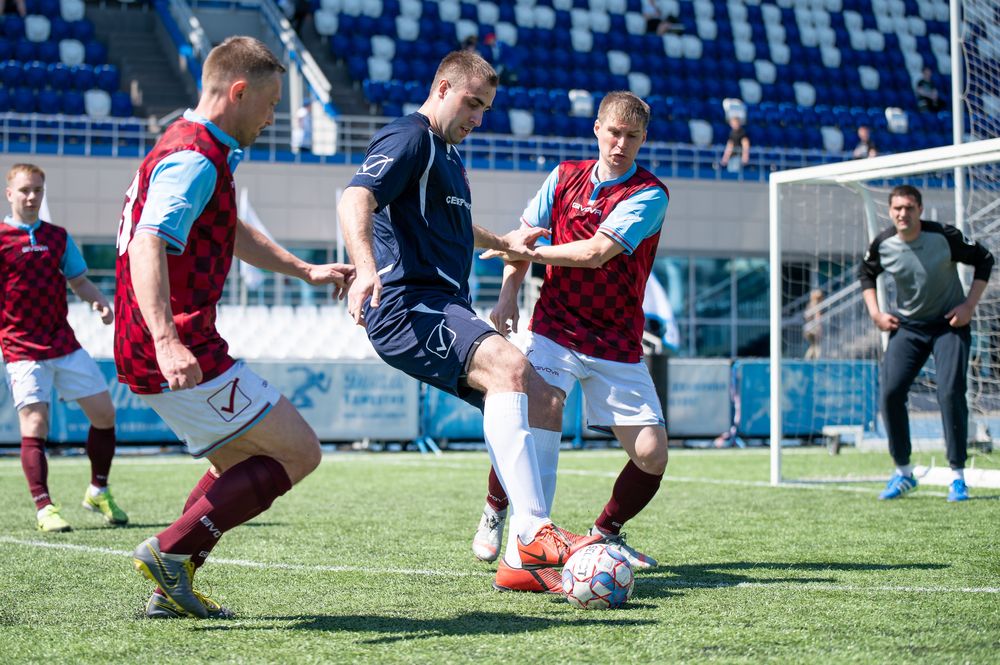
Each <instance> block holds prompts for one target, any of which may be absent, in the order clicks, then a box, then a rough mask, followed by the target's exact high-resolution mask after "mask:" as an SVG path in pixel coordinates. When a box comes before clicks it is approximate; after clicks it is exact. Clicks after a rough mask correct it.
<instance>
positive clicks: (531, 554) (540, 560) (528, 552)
mask: <svg viewBox="0 0 1000 665" xmlns="http://www.w3.org/2000/svg"><path fill="white" fill-rule="evenodd" d="M600 541H601V537H600V536H578V535H576V534H574V533H570V532H569V531H565V530H563V529H560V528H559V527H557V526H556V525H555V524H552V523H549V524H546V525H545V526H543V527H542V528H541V529H539V530H538V533H536V534H535V538H534V539H533V540H532V541H531V542H530V543H528V544H527V545H526V544H524V543H522V542H521V539H520V538H518V539H517V552H518V554H520V555H521V565H522V566H524V567H525V568H552V567H556V566H562V565H564V564H565V563H566V561H567V560H569V558H570V557H571V556H572V555H573V553H574V552H576V551H577V550H579V549H583V548H584V547H586V546H587V545H593V544H594V543H598V542H600Z"/></svg>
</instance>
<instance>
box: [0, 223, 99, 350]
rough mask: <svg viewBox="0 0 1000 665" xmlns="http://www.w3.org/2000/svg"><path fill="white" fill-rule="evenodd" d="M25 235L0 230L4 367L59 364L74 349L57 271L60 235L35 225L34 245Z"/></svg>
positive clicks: (0, 336) (43, 225) (62, 283)
mask: <svg viewBox="0 0 1000 665" xmlns="http://www.w3.org/2000/svg"><path fill="white" fill-rule="evenodd" d="M31 235H32V234H29V233H28V232H27V231H25V230H24V229H19V228H17V227H14V226H11V225H9V224H0V280H2V282H3V285H2V287H0V297H2V298H3V303H2V305H0V317H2V320H0V345H2V346H3V359H4V361H5V362H9V363H10V362H15V361H18V360H49V359H51V358H59V357H61V356H65V355H68V354H70V353H73V352H74V351H76V350H77V349H79V348H80V343H79V342H77V341H76V335H74V334H73V329H72V328H70V326H69V322H68V321H67V320H66V315H67V312H68V308H67V305H66V276H65V275H63V273H62V270H61V268H60V266H61V264H62V260H63V254H64V253H65V252H66V246H67V243H68V238H69V236H68V235H67V234H66V229H64V228H61V227H59V226H55V225H54V224H49V223H48V222H40V223H39V224H38V227H37V228H36V229H34V231H33V235H34V240H35V242H34V243H32V242H31Z"/></svg>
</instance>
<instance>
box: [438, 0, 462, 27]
mask: <svg viewBox="0 0 1000 665" xmlns="http://www.w3.org/2000/svg"><path fill="white" fill-rule="evenodd" d="M438 18H440V19H441V20H442V21H447V22H448V23H454V22H455V21H457V20H458V19H460V18H462V6H461V5H460V4H458V2H456V0H441V2H439V3H438Z"/></svg>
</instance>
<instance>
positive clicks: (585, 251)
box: [472, 92, 669, 592]
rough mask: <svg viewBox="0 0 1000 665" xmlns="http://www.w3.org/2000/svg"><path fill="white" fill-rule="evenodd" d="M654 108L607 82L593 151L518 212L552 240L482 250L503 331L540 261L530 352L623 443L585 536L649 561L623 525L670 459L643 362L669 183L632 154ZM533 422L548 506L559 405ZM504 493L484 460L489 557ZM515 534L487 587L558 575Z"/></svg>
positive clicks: (652, 492)
mask: <svg viewBox="0 0 1000 665" xmlns="http://www.w3.org/2000/svg"><path fill="white" fill-rule="evenodd" d="M649 116H650V113H649V106H648V105H647V104H646V103H645V102H644V101H642V100H641V99H639V98H638V97H636V96H635V95H634V94H632V93H631V92H611V93H608V94H607V95H606V96H605V97H604V99H603V100H602V101H601V106H600V108H599V109H598V113H597V120H596V121H595V123H594V134H595V135H596V136H597V147H598V158H597V159H595V160H588V161H567V162H563V163H562V164H560V165H558V166H557V167H556V168H555V169H553V170H552V172H551V173H550V174H549V176H548V178H547V179H546V180H545V182H544V183H543V184H542V186H541V188H540V189H539V190H538V193H537V194H536V195H535V197H534V198H533V199H532V200H531V201H530V202H529V203H528V207H527V208H526V209H525V210H524V212H523V213H522V214H521V218H520V219H521V224H520V226H521V229H522V230H528V229H547V230H548V231H549V232H550V236H551V239H552V243H551V245H544V246H540V247H537V248H535V249H527V250H526V251H520V252H506V253H503V254H497V253H492V252H491V253H487V255H486V256H489V255H490V254H494V255H500V256H502V258H503V259H504V260H505V261H507V262H508V265H507V266H506V267H505V268H504V278H503V285H502V286H501V290H500V299H499V302H498V303H497V305H496V307H494V309H493V312H492V314H491V315H490V319H491V320H492V322H493V325H494V326H495V327H496V329H497V330H499V331H500V332H501V333H503V334H509V333H513V332H517V325H518V319H519V311H518V304H517V300H518V298H517V294H518V291H519V290H520V287H521V284H522V282H523V281H524V277H525V275H526V273H527V271H528V266H529V265H530V263H529V262H536V263H542V264H545V265H546V274H545V282H544V284H543V286H542V292H541V295H540V297H539V299H538V303H537V304H536V305H535V311H534V314H533V315H532V318H531V325H530V332H529V333H528V335H529V337H528V338H527V340H526V350H525V353H526V354H527V355H528V356H529V357H530V358H531V363H532V365H534V366H535V367H536V368H543V369H544V371H542V372H541V375H542V377H543V378H544V379H545V380H546V381H547V382H549V384H551V385H552V387H553V388H555V389H557V390H558V391H559V403H560V406H561V405H562V402H563V400H565V398H566V395H568V394H569V392H570V390H572V388H573V386H574V385H575V384H576V383H577V381H579V382H580V386H581V388H582V389H583V394H584V401H585V402H586V404H587V411H588V414H587V424H588V426H589V427H591V428H595V429H600V430H603V431H610V432H612V433H613V434H614V435H615V437H617V439H618V440H619V441H620V442H621V445H622V448H623V449H624V450H625V451H626V452H627V455H628V459H627V460H626V463H625V466H624V468H622V470H621V472H620V473H619V474H618V479H617V481H616V482H615V484H614V488H613V489H612V491H611V497H610V499H609V500H608V502H607V504H606V505H605V506H604V509H603V511H602V512H601V513H600V514H599V515H598V517H597V519H596V520H595V522H594V525H593V527H592V528H591V529H590V535H592V536H599V537H600V538H601V542H605V543H607V544H609V545H610V546H612V547H613V548H615V549H616V550H617V551H619V552H621V554H622V555H623V556H624V557H625V558H627V559H628V561H629V563H630V564H631V565H632V566H633V567H635V568H650V567H653V566H655V565H656V560H655V559H653V558H652V557H650V556H647V555H645V554H642V553H641V552H639V551H637V550H635V549H633V548H632V547H629V546H628V545H627V544H626V543H625V538H624V536H623V535H622V533H621V528H622V526H623V525H624V524H625V522H627V521H628V520H630V519H631V518H633V517H635V516H636V515H638V514H639V512H640V511H642V509H643V508H645V507H646V506H647V505H648V504H649V502H650V501H652V499H653V497H654V496H656V493H657V491H658V490H659V488H660V483H661V481H662V479H663V473H664V471H665V470H666V467H667V430H666V427H665V425H664V420H663V410H662V407H661V405H660V398H659V397H658V395H657V392H656V387H655V386H654V384H653V380H652V378H651V376H650V374H649V370H648V369H647V367H646V364H645V363H644V362H643V361H642V355H643V351H642V333H643V323H644V319H645V317H644V315H643V307H642V306H643V297H644V295H645V292H646V284H647V282H648V281H649V275H650V271H651V270H652V268H653V259H654V258H655V257H656V247H657V243H658V240H659V237H660V228H661V227H662V225H663V220H664V217H665V216H666V212H667V203H668V200H669V194H668V192H667V187H666V185H664V184H663V183H662V182H660V180H659V179H657V178H656V176H654V175H653V174H652V173H650V172H649V171H647V170H646V169H644V168H641V167H640V166H638V165H637V164H636V163H635V157H636V154H637V153H638V152H639V148H641V147H642V144H643V143H645V141H646V129H647V127H648V126H649ZM580 294H591V295H590V296H585V297H583V298H581V297H580ZM535 432H536V435H535V437H536V438H535V440H536V450H537V451H538V460H539V470H540V472H541V474H542V478H543V479H546V484H545V485H544V487H545V500H546V503H547V505H548V508H549V510H551V509H552V501H553V498H554V496H555V489H556V468H557V466H558V463H559V443H560V440H561V439H562V409H559V410H558V411H556V412H555V413H553V414H551V417H549V418H547V419H542V418H539V420H538V424H537V429H536V430H535ZM543 442H544V443H543ZM506 499H507V495H506V493H505V492H504V488H503V485H502V484H501V483H500V481H499V478H497V476H496V474H495V473H494V472H492V471H491V473H490V478H489V483H488V491H487V495H486V506H485V507H484V508H483V514H482V518H481V520H480V523H479V529H478V530H477V532H476V535H475V537H474V539H473V543H472V550H473V553H474V554H475V555H476V557H477V558H479V559H482V560H485V561H493V560H494V559H496V557H497V554H498V553H499V547H500V542H501V539H502V535H503V519H504V516H505V515H506ZM514 508H515V509H516V506H514ZM515 514H516V510H515ZM515 540H516V539H513V538H512V539H510V540H509V541H508V544H507V550H506V552H505V553H504V556H503V558H502V559H501V561H500V564H499V566H498V567H497V574H496V582H495V583H494V586H496V587H497V588H503V589H510V590H517V591H536V592H546V591H548V592H551V591H554V590H557V589H558V588H559V580H558V575H557V576H556V578H555V579H554V580H553V583H554V584H553V585H552V586H549V585H547V584H544V582H547V581H548V580H547V579H546V578H545V577H544V576H534V575H531V574H528V572H527V571H525V570H524V569H523V568H522V563H523V562H522V560H521V559H520V557H518V552H517V547H516V545H515Z"/></svg>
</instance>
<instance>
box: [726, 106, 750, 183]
mask: <svg viewBox="0 0 1000 665" xmlns="http://www.w3.org/2000/svg"><path fill="white" fill-rule="evenodd" d="M729 127H730V132H729V138H728V139H727V140H726V149H725V150H724V151H723V153H722V165H723V166H726V167H728V168H729V171H730V172H732V173H736V172H739V170H740V169H741V168H742V167H743V166H745V165H747V164H749V163H750V137H749V136H747V130H746V127H744V126H743V121H742V120H740V119H739V118H738V117H736V116H733V117H731V118H730V119H729ZM734 157H735V158H736V159H735V160H733V158H734Z"/></svg>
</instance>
